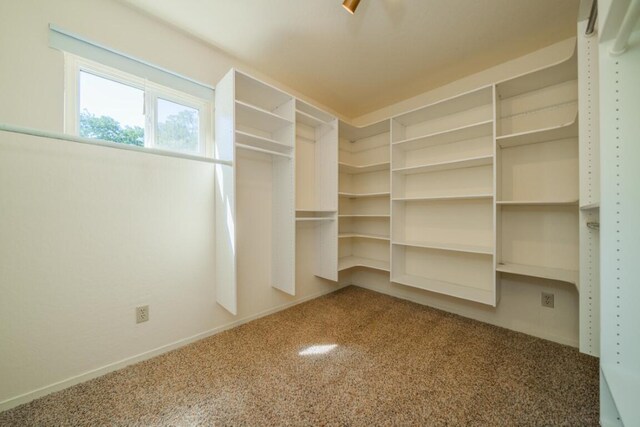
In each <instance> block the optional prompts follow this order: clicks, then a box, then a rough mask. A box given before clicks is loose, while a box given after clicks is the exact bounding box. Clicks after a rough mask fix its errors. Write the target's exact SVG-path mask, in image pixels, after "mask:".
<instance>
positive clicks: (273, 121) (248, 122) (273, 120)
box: [236, 101, 293, 133]
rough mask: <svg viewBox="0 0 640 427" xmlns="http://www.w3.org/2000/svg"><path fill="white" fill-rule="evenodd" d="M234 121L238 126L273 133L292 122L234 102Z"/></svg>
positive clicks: (239, 102) (240, 102)
mask: <svg viewBox="0 0 640 427" xmlns="http://www.w3.org/2000/svg"><path fill="white" fill-rule="evenodd" d="M236 120H237V122H238V123H239V124H241V125H245V126H250V127H252V128H256V129H260V130H263V131H265V132H269V133H273V132H275V131H277V130H279V129H281V128H283V127H284V126H288V125H292V124H293V121H291V120H289V119H285V118H284V117H282V116H279V115H277V114H274V113H272V112H270V111H267V110H263V109H262V108H259V107H256V106H254V105H250V104H247V103H245V102H242V101H236Z"/></svg>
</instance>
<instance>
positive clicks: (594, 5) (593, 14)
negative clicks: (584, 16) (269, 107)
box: [584, 0, 598, 36]
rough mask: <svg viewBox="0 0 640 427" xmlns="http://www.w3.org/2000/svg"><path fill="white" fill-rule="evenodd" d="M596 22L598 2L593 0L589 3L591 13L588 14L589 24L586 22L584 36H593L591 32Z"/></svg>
mask: <svg viewBox="0 0 640 427" xmlns="http://www.w3.org/2000/svg"><path fill="white" fill-rule="evenodd" d="M597 20H598V0H593V3H591V13H589V22H587V31H585V33H584V34H585V35H587V36H590V35H591V34H593V30H595V28H596V21H597Z"/></svg>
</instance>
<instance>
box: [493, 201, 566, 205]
mask: <svg viewBox="0 0 640 427" xmlns="http://www.w3.org/2000/svg"><path fill="white" fill-rule="evenodd" d="M496 204H498V205H502V206H577V205H578V201H577V200H517V201H516V200H498V201H497V202H496Z"/></svg>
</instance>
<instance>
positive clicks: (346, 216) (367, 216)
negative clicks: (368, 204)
mask: <svg viewBox="0 0 640 427" xmlns="http://www.w3.org/2000/svg"><path fill="white" fill-rule="evenodd" d="M390 217H391V215H389V214H386V215H384V214H382V215H377V214H371V215H366V214H345V215H342V214H340V215H338V218H390Z"/></svg>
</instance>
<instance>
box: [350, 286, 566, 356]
mask: <svg viewBox="0 0 640 427" xmlns="http://www.w3.org/2000/svg"><path fill="white" fill-rule="evenodd" d="M353 286H357V287H360V288H363V289H368V290H370V291H373V292H378V293H381V294H385V295H389V296H392V297H394V298H399V299H402V300H405V301H411V302H413V303H416V304H420V305H424V306H427V307H431V308H435V309H438V310H442V311H446V312H447V313H452V314H457V315H458V316H462V317H466V318H468V319H473V320H477V321H478V322H482V323H487V324H489V325H493V326H498V327H500V328H505V329H509V330H511V331H516V332H521V333H523V334H526V335H531V336H534V337H536V338H542V339H545V340H548V341H553V342H556V343H559V344H563V345H568V346H570V347H576V348H577V347H578V341H576V340H572V339H568V338H566V337H564V336H559V335H555V334H553V333H550V332H549V331H548V330H540V329H537V328H530V327H522V328H518V329H515V328H513V327H512V325H503V324H501V323H499V322H495V321H493V319H491V318H489V317H485V316H472V315H470V314H469V313H467V312H465V311H464V310H458V309H456V308H455V307H451V306H444V305H440V304H437V303H432V302H431V303H426V302H425V301H421V300H418V299H415V298H411V297H408V296H406V295H402V294H398V293H395V292H392V291H389V290H388V289H386V288H378V287H375V286H367V285H361V284H357V283H354V284H353Z"/></svg>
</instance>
